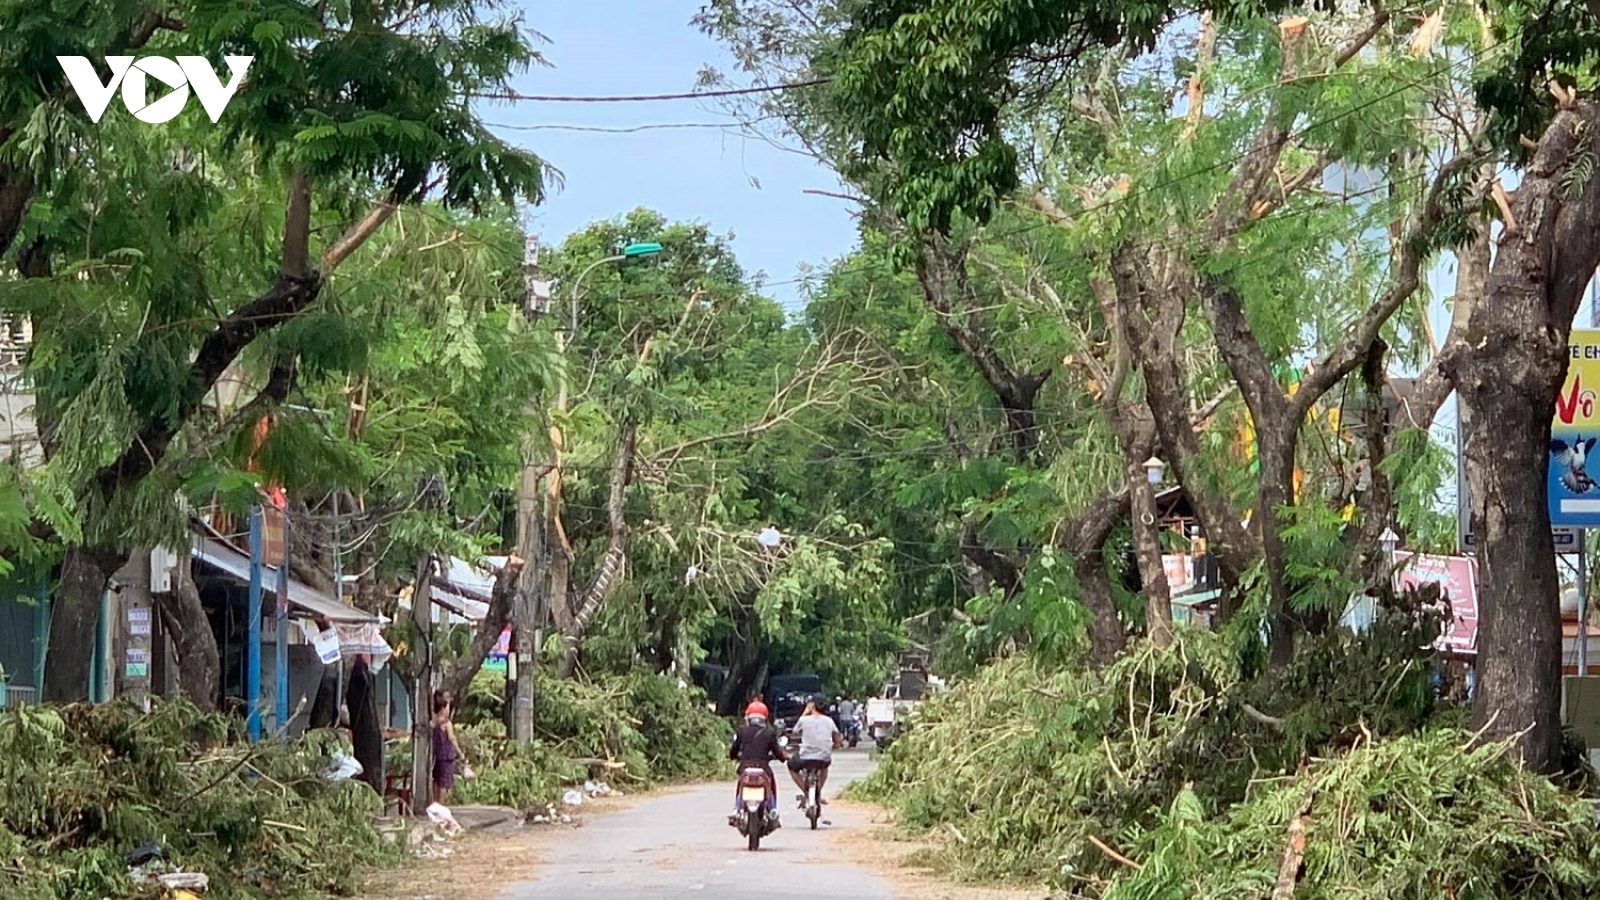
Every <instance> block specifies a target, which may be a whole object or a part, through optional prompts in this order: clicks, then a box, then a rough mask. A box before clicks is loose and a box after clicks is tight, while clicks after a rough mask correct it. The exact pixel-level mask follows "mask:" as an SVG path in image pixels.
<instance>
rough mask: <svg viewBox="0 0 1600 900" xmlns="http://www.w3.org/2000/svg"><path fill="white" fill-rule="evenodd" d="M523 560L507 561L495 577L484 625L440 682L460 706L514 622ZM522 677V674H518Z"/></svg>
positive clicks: (479, 624)
mask: <svg viewBox="0 0 1600 900" xmlns="http://www.w3.org/2000/svg"><path fill="white" fill-rule="evenodd" d="M522 568H523V565H522V560H520V559H518V558H516V557H515V556H513V557H511V558H510V559H508V560H506V565H505V568H503V569H501V570H500V571H499V572H497V573H496V574H495V577H494V588H493V590H492V592H491V593H490V595H489V611H488V612H487V613H486V614H485V615H484V617H483V621H482V622H480V623H478V630H477V632H475V633H474V634H473V635H472V643H471V644H469V645H468V646H467V651H466V653H465V654H463V655H462V656H460V657H459V658H457V659H456V660H454V661H453V662H451V664H450V666H449V668H447V669H446V670H445V671H444V673H443V674H442V675H441V676H440V678H439V682H440V684H439V687H440V689H441V690H445V691H449V692H450V696H451V697H454V698H456V702H457V703H458V704H459V703H460V698H461V697H463V696H464V695H465V694H466V692H467V688H468V686H470V685H471V684H472V679H473V678H475V677H477V675H478V670H479V669H481V668H483V661H484V660H485V659H488V658H489V651H491V650H493V649H494V645H495V643H496V642H497V641H499V640H500V634H501V632H503V631H505V627H506V624H507V623H508V622H509V621H510V620H511V606H512V603H513V602H514V601H515V599H516V596H517V583H518V581H519V579H520V576H521V575H522ZM519 674H520V673H519Z"/></svg>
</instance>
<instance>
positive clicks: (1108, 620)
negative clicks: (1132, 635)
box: [1068, 489, 1128, 666]
mask: <svg viewBox="0 0 1600 900" xmlns="http://www.w3.org/2000/svg"><path fill="white" fill-rule="evenodd" d="M1127 509H1128V492H1127V490H1126V489H1124V490H1121V491H1118V492H1117V493H1104V494H1101V495H1100V496H1098V497H1096V498H1095V499H1094V500H1092V501H1090V503H1089V505H1088V506H1087V507H1086V508H1085V509H1084V511H1083V512H1082V513H1080V514H1079V515H1078V518H1077V519H1076V520H1074V522H1073V526H1072V528H1070V529H1069V530H1068V540H1069V541H1070V542H1071V546H1070V547H1069V548H1068V550H1070V551H1071V553H1072V572H1073V575H1074V576H1075V577H1076V578H1077V581H1078V602H1079V603H1081V604H1082V605H1083V608H1084V610H1085V611H1087V612H1088V613H1089V659H1090V661H1091V662H1093V663H1095V664H1096V665H1102V666H1103V665H1109V664H1110V663H1111V662H1112V661H1113V660H1115V659H1116V658H1117V654H1118V653H1121V652H1122V648H1123V647H1125V646H1127V643H1128V635H1127V632H1126V631H1125V630H1124V629H1123V627H1122V617H1121V616H1119V615H1117V605H1116V603H1115V602H1114V601H1113V600H1112V597H1111V577H1110V576H1109V575H1108V574H1107V573H1106V555H1105V545H1106V538H1107V537H1109V536H1110V535H1111V529H1112V528H1113V527H1115V526H1116V524H1117V520H1118V519H1120V518H1122V515H1123V513H1124V512H1126V511H1127Z"/></svg>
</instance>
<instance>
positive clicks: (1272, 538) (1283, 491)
mask: <svg viewBox="0 0 1600 900" xmlns="http://www.w3.org/2000/svg"><path fill="white" fill-rule="evenodd" d="M1286 431H1287V432H1291V433H1292V432H1293V429H1291V428H1289V427H1287V426H1279V425H1276V424H1274V425H1272V426H1270V427H1258V428H1257V429H1256V459H1257V460H1259V461H1260V464H1261V469H1260V475H1259V478H1258V480H1257V483H1256V508H1255V512H1254V513H1253V515H1254V517H1255V519H1257V520H1258V521H1259V522H1260V523H1261V527H1260V533H1261V556H1262V567H1263V568H1264V569H1265V570H1266V576H1267V634H1268V638H1269V641H1268V661H1269V664H1270V665H1271V666H1272V667H1273V668H1275V669H1282V668H1283V667H1285V666H1287V665H1288V664H1289V663H1290V662H1291V661H1293V659H1294V645H1295V637H1296V635H1298V634H1299V633H1300V620H1299V618H1298V617H1297V616H1296V614H1295V612H1294V611H1293V610H1291V609H1290V608H1289V573H1288V566H1289V560H1288V554H1287V548H1286V546H1285V543H1284V540H1283V522H1282V520H1281V519H1280V518H1279V515H1278V514H1279V510H1281V509H1283V508H1284V507H1286V506H1289V505H1291V504H1292V503H1293V502H1294V498H1293V497H1292V496H1291V492H1292V491H1293V489H1294V450H1295V447H1294V440H1293V438H1292V437H1287V436H1286V435H1284V434H1283V432H1286ZM1252 524H1254V523H1252Z"/></svg>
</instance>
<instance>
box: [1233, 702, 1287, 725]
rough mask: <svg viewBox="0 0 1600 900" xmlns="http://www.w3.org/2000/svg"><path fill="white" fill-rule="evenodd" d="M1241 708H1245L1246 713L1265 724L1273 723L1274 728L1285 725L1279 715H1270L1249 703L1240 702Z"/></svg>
mask: <svg viewBox="0 0 1600 900" xmlns="http://www.w3.org/2000/svg"><path fill="white" fill-rule="evenodd" d="M1239 708H1240V709H1242V710H1244V714H1245V715H1247V716H1249V717H1250V718H1252V719H1255V720H1256V721H1257V722H1260V723H1261V724H1263V725H1271V726H1272V727H1273V728H1282V727H1283V720H1282V719H1280V718H1278V717H1277V716H1269V715H1267V714H1266V713H1264V712H1262V711H1261V710H1259V709H1256V708H1255V707H1254V706H1251V705H1250V704H1248V703H1241V704H1239Z"/></svg>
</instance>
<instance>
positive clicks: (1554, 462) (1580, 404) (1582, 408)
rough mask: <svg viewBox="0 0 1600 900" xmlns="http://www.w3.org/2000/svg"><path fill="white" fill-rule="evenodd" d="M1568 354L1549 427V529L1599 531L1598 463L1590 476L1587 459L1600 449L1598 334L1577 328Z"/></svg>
mask: <svg viewBox="0 0 1600 900" xmlns="http://www.w3.org/2000/svg"><path fill="white" fill-rule="evenodd" d="M1568 353H1569V354H1570V356H1569V359H1568V364H1567V380H1566V382H1565V383H1563V384H1562V386H1561V393H1559V394H1557V395H1556V415H1555V420H1554V421H1553V422H1551V427H1550V460H1549V461H1550V468H1549V473H1548V474H1547V475H1546V476H1545V498H1546V502H1547V503H1548V504H1549V507H1550V524H1552V525H1566V526H1570V527H1574V528H1600V483H1597V482H1596V481H1595V478H1594V477H1593V476H1594V475H1600V461H1597V462H1596V465H1595V471H1594V472H1593V473H1591V472H1590V471H1589V456H1590V455H1591V454H1592V453H1593V452H1594V450H1595V448H1596V446H1600V404H1597V403H1596V398H1597V397H1600V393H1597V392H1600V331H1596V330H1592V329H1582V330H1580V329H1576V328H1575V329H1573V331H1572V337H1571V339H1570V340H1569V341H1568Z"/></svg>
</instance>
